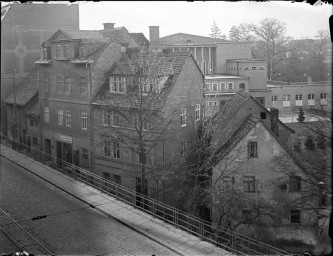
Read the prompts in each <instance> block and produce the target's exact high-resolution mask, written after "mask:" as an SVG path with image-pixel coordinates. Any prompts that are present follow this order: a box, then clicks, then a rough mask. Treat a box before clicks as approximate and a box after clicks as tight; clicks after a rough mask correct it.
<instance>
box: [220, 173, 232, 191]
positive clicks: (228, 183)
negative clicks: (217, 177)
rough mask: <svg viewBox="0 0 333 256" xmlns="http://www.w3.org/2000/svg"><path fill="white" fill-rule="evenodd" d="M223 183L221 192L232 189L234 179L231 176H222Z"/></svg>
mask: <svg viewBox="0 0 333 256" xmlns="http://www.w3.org/2000/svg"><path fill="white" fill-rule="evenodd" d="M222 182H223V190H229V189H231V188H232V187H233V185H234V182H235V179H234V177H231V176H223V177H222Z"/></svg>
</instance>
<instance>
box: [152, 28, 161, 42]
mask: <svg viewBox="0 0 333 256" xmlns="http://www.w3.org/2000/svg"><path fill="white" fill-rule="evenodd" d="M159 38H160V27H159V26H149V41H150V42H156V41H158V39H159Z"/></svg>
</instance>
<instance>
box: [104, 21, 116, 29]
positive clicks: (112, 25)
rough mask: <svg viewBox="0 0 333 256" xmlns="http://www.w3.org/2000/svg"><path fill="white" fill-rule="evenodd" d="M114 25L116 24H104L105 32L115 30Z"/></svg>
mask: <svg viewBox="0 0 333 256" xmlns="http://www.w3.org/2000/svg"><path fill="white" fill-rule="evenodd" d="M114 24H116V23H110V22H108V23H103V26H104V30H107V29H114Z"/></svg>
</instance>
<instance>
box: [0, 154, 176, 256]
mask: <svg viewBox="0 0 333 256" xmlns="http://www.w3.org/2000/svg"><path fill="white" fill-rule="evenodd" d="M0 179H1V180H0V182H1V186H0V196H1V197H0V207H1V208H4V209H6V210H7V211H9V212H10V213H11V214H13V215H14V217H15V218H16V219H17V220H20V221H21V222H20V223H21V225H24V226H26V227H27V229H28V230H32V231H33V232H34V233H35V234H36V235H37V237H38V239H39V240H40V241H41V242H42V243H43V245H44V246H45V247H46V248H48V249H49V250H50V251H52V252H53V253H55V254H81V255H82V254H108V255H152V254H157V255H170V254H173V255H174V254H175V252H174V251H171V250H169V249H168V248H167V247H164V246H163V245H160V244H158V243H156V242H154V241H153V240H150V239H149V238H147V237H145V236H143V235H141V234H139V233H137V232H136V231H134V230H132V229H130V228H128V227H126V226H124V225H123V224H121V223H120V222H118V221H117V220H115V219H113V218H110V217H107V216H106V215H103V214H102V213H100V212H98V211H95V210H94V209H92V208H89V207H88V205H87V204H84V203H83V202H81V201H79V200H77V199H75V198H73V197H71V196H69V195H68V194H65V192H63V191H61V190H59V189H57V188H55V187H54V186H53V185H50V184H48V183H47V182H45V181H42V180H41V179H39V178H38V177H36V176H34V175H32V174H31V173H28V172H27V171H25V170H23V169H22V168H21V167H19V166H16V165H15V164H13V163H11V162H9V161H8V160H7V159H5V158H3V157H1V172H0ZM43 215H46V216H47V217H46V218H43V219H40V220H35V221H32V220H31V219H32V218H34V217H37V216H43ZM1 224H3V223H1ZM8 250H12V249H11V247H10V245H9V244H8V243H7V242H5V241H4V239H3V237H1V238H0V252H1V253H3V252H8Z"/></svg>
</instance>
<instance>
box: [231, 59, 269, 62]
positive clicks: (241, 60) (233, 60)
mask: <svg viewBox="0 0 333 256" xmlns="http://www.w3.org/2000/svg"><path fill="white" fill-rule="evenodd" d="M227 61H228V62H246V63H247V62H267V60H260V59H227Z"/></svg>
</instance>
